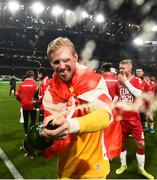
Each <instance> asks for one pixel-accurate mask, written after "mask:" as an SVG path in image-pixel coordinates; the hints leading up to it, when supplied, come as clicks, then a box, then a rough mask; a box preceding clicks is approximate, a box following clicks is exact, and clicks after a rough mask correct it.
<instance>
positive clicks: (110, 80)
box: [103, 73, 118, 100]
mask: <svg viewBox="0 0 157 180" xmlns="http://www.w3.org/2000/svg"><path fill="white" fill-rule="evenodd" d="M103 78H104V79H105V81H106V84H107V87H108V90H109V94H110V96H111V97H112V100H113V99H114V96H115V95H116V84H117V82H118V79H117V78H116V77H115V76H113V75H112V74H110V73H105V74H103Z"/></svg>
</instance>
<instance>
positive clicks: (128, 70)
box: [119, 64, 131, 76]
mask: <svg viewBox="0 0 157 180" xmlns="http://www.w3.org/2000/svg"><path fill="white" fill-rule="evenodd" d="M119 72H120V74H125V75H126V76H128V75H129V74H130V73H131V67H130V65H128V64H120V65H119Z"/></svg>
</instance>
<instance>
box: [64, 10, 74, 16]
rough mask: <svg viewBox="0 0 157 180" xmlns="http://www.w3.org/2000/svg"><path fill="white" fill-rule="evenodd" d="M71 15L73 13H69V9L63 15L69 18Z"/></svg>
mask: <svg viewBox="0 0 157 180" xmlns="http://www.w3.org/2000/svg"><path fill="white" fill-rule="evenodd" d="M72 14H73V12H72V11H71V10H69V9H67V10H66V11H65V15H66V16H70V15H72Z"/></svg>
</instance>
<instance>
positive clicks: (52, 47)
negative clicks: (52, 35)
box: [47, 37, 76, 58]
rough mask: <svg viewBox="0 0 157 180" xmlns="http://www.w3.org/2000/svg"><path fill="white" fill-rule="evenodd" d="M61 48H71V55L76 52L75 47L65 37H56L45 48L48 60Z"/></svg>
mask: <svg viewBox="0 0 157 180" xmlns="http://www.w3.org/2000/svg"><path fill="white" fill-rule="evenodd" d="M61 46H67V47H69V48H71V50H72V53H73V54H74V53H75V52H76V50H75V46H74V44H73V43H72V41H71V40H70V39H68V38H67V37H58V38H56V39H54V40H53V41H51V42H50V43H49V45H48V47H47V56H48V58H49V57H50V54H51V53H53V52H54V51H56V50H58V49H59V48H60V47H61Z"/></svg>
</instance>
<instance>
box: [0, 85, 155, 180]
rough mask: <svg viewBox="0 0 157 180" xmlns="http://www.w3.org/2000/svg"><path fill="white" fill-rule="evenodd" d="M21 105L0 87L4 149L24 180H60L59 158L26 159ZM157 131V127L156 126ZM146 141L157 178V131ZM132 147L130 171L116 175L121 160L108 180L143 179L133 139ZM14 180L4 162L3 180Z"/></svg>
mask: <svg viewBox="0 0 157 180" xmlns="http://www.w3.org/2000/svg"><path fill="white" fill-rule="evenodd" d="M19 109H20V105H19V103H18V102H17V101H16V100H15V98H14V96H9V85H8V84H7V83H0V147H1V148H2V149H3V151H4V152H5V153H6V155H7V156H8V158H9V159H10V160H11V161H12V163H13V164H14V166H15V167H16V168H17V170H18V171H19V173H20V174H21V175H22V176H23V177H24V179H56V178H57V168H56V167H57V163H56V158H52V159H51V160H49V161H46V160H44V159H43V157H42V156H38V157H37V158H36V159H34V160H31V159H28V158H24V157H23V153H22V152H20V151H19V146H20V145H21V142H22V141H23V138H24V133H23V127H22V124H20V122H19V118H20V111H19ZM156 127H157V124H156ZM145 141H146V165H145V169H146V170H147V171H148V172H150V173H151V174H152V175H154V177H155V178H157V153H156V152H157V145H156V143H157V128H156V133H155V134H154V135H151V134H149V133H146V134H145ZM127 147H128V157H127V162H128V170H127V171H126V172H124V173H123V174H122V175H116V174H115V170H116V169H117V168H118V167H119V166H120V162H119V159H114V160H113V161H112V162H111V172H110V174H109V175H108V177H107V179H142V178H143V177H142V176H140V175H138V173H137V162H136V156H135V145H134V142H133V141H132V138H129V141H128V143H127ZM13 178H14V177H13V176H12V174H11V173H10V172H9V170H8V168H7V167H6V166H5V164H4V162H3V161H2V160H1V159H0V179H13Z"/></svg>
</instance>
